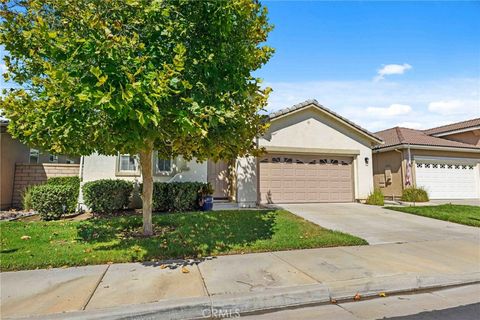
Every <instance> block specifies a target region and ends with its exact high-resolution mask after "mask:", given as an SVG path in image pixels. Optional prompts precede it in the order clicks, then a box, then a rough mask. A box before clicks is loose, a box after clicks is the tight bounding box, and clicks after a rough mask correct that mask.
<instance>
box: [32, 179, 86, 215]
mask: <svg viewBox="0 0 480 320" xmlns="http://www.w3.org/2000/svg"><path fill="white" fill-rule="evenodd" d="M28 192H29V196H30V198H31V200H30V201H31V206H32V207H33V209H34V210H35V211H37V212H38V213H39V214H40V216H41V217H42V219H43V220H58V219H60V217H61V216H62V214H64V213H70V212H75V207H76V205H77V196H78V188H77V187H75V186H73V185H68V184H65V185H53V184H42V185H38V186H33V187H31V188H30V189H29V191H28Z"/></svg>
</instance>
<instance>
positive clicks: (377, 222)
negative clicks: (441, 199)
mask: <svg viewBox="0 0 480 320" xmlns="http://www.w3.org/2000/svg"><path fill="white" fill-rule="evenodd" d="M279 206H280V207H282V208H284V209H286V210H289V211H290V212H293V213H295V214H296V215H298V216H300V217H303V218H304V219H306V220H309V221H312V222H314V223H316V224H318V225H320V226H322V227H325V228H327V229H332V230H338V231H343V232H346V233H349V234H352V235H355V236H358V237H361V238H363V239H365V240H367V241H368V243H369V244H383V243H407V242H419V241H432V240H445V239H469V240H473V241H479V240H480V229H479V228H475V227H469V226H464V225H460V224H456V223H451V222H445V221H441V220H436V219H431V218H425V217H420V216H415V215H412V214H408V213H402V212H397V211H392V210H388V209H383V208H382V207H377V206H369V205H364V204H358V203H315V204H284V205H279ZM477 243H478V242H477Z"/></svg>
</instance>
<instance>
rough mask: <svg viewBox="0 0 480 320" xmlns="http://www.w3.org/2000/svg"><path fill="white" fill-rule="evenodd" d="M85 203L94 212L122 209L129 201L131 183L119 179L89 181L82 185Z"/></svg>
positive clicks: (131, 188)
mask: <svg viewBox="0 0 480 320" xmlns="http://www.w3.org/2000/svg"><path fill="white" fill-rule="evenodd" d="M82 190H83V199H84V201H85V204H86V205H87V206H88V207H89V208H90V209H91V210H92V211H93V212H95V213H110V212H114V211H117V210H121V209H124V208H125V207H127V206H128V203H129V202H130V196H131V194H132V190H133V183H132V182H128V181H125V180H121V179H116V180H113V179H103V180H96V181H90V182H87V183H85V184H84V185H83V187H82Z"/></svg>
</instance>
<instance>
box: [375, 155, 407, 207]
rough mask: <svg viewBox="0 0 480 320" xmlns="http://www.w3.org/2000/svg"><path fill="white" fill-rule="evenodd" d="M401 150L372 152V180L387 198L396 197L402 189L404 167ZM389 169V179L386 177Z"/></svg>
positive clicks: (400, 193)
mask: <svg viewBox="0 0 480 320" xmlns="http://www.w3.org/2000/svg"><path fill="white" fill-rule="evenodd" d="M403 158H404V155H403V152H397V151H388V152H382V153H374V154H373V182H374V185H375V187H376V188H379V189H380V190H381V191H382V193H383V194H384V195H385V196H386V197H388V198H393V197H395V198H398V197H400V196H401V195H402V191H403V187H402V186H403V183H404V182H403V172H405V171H404V169H405V161H404V159H403ZM388 170H390V172H391V174H390V177H391V178H390V179H388Z"/></svg>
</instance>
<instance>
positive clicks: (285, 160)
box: [80, 100, 382, 207]
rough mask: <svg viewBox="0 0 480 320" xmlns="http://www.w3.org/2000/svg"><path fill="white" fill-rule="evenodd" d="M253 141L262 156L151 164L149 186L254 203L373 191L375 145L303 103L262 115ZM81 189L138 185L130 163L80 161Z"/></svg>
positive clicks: (351, 197)
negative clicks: (265, 124)
mask: <svg viewBox="0 0 480 320" xmlns="http://www.w3.org/2000/svg"><path fill="white" fill-rule="evenodd" d="M269 120H270V128H269V130H268V132H267V133H266V134H265V135H264V136H263V137H259V138H258V139H257V145H258V146H259V147H260V148H264V149H265V151H266V153H265V154H264V155H263V156H261V157H258V158H256V157H244V158H238V159H236V160H235V161H234V162H232V163H224V162H218V163H213V162H211V161H207V162H203V163H197V162H196V161H195V160H192V161H186V160H184V159H182V158H177V159H169V160H164V159H158V158H156V157H155V159H154V161H155V164H156V165H155V166H154V180H155V181H164V182H173V181H202V182H207V181H208V182H211V183H212V185H213V186H214V189H215V194H214V197H216V198H223V199H230V200H233V201H236V202H238V204H239V206H240V207H253V206H256V205H258V204H259V203H268V202H270V203H304V202H353V201H356V200H361V199H365V198H366V197H367V196H368V194H369V193H370V192H371V191H372V189H373V165H372V148H373V147H374V146H375V145H378V144H380V143H381V142H382V140H381V138H379V137H378V136H376V135H375V134H373V133H370V132H368V131H367V130H365V129H363V128H361V127H359V126H358V125H356V124H354V123H352V122H351V121H349V120H347V119H345V118H343V117H341V116H339V115H338V114H336V113H334V112H332V111H331V110H329V109H327V108H325V107H324V106H322V105H320V104H319V103H318V102H317V101H316V100H308V101H305V102H303V103H300V104H297V105H295V106H293V107H291V108H287V109H284V110H280V111H278V112H275V113H273V114H271V115H270V116H269ZM80 171H81V176H82V179H83V183H84V182H87V181H92V180H98V179H106V178H121V179H127V180H131V181H137V182H141V175H140V170H139V168H138V162H137V160H136V157H135V156H131V155H120V154H119V155H117V156H101V155H91V156H87V157H83V160H82V166H81V170H80Z"/></svg>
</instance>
